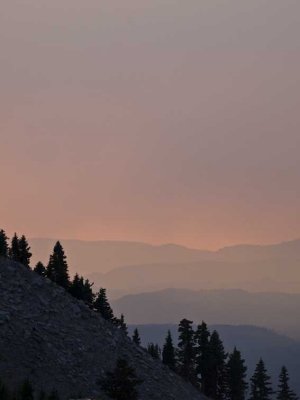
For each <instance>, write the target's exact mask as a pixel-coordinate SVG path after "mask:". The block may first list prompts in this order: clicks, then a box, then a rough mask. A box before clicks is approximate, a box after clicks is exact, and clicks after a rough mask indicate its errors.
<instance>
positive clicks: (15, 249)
mask: <svg viewBox="0 0 300 400" xmlns="http://www.w3.org/2000/svg"><path fill="white" fill-rule="evenodd" d="M9 258H11V259H12V260H13V261H16V262H20V242H19V238H18V236H17V234H16V233H15V234H14V236H13V238H12V239H11V245H10V249H9Z"/></svg>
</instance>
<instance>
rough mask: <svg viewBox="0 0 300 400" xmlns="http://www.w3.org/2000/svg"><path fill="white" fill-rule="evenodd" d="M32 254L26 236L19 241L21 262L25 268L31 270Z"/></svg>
mask: <svg viewBox="0 0 300 400" xmlns="http://www.w3.org/2000/svg"><path fill="white" fill-rule="evenodd" d="M31 256H32V254H31V253H30V247H29V245H28V242H27V239H26V237H25V236H24V235H22V236H21V239H19V262H20V263H21V264H23V265H25V267H27V268H29V266H30V258H31Z"/></svg>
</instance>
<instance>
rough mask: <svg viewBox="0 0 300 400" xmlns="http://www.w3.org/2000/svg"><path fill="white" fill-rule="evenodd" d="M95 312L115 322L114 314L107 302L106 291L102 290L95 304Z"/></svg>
mask: <svg viewBox="0 0 300 400" xmlns="http://www.w3.org/2000/svg"><path fill="white" fill-rule="evenodd" d="M94 308H95V310H96V311H97V312H98V313H99V314H100V315H101V316H102V318H104V319H106V320H107V321H111V322H114V320H115V318H114V313H113V310H112V309H111V307H110V304H109V302H108V300H107V296H106V289H104V288H101V289H100V291H99V293H98V295H97V297H96V300H95V302H94Z"/></svg>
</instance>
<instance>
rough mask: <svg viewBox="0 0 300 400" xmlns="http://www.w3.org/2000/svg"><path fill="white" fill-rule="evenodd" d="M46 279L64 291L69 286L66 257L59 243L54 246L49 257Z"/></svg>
mask: <svg viewBox="0 0 300 400" xmlns="http://www.w3.org/2000/svg"><path fill="white" fill-rule="evenodd" d="M47 277H48V278H49V279H50V280H52V281H53V282H55V283H56V284H57V285H60V286H62V287H63V288H65V289H68V288H69V286H70V279H69V272H68V264H67V261H66V255H65V252H64V249H63V247H62V245H61V244H60V242H57V243H56V244H55V246H54V249H53V253H52V254H51V256H50V259H49V263H48V266H47Z"/></svg>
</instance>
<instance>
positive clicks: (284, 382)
mask: <svg viewBox="0 0 300 400" xmlns="http://www.w3.org/2000/svg"><path fill="white" fill-rule="evenodd" d="M289 381H290V378H289V374H288V371H287V369H286V367H282V369H281V372H280V375H279V384H278V390H277V400H297V395H296V393H295V392H293V391H292V390H291V389H290V386H289Z"/></svg>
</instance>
